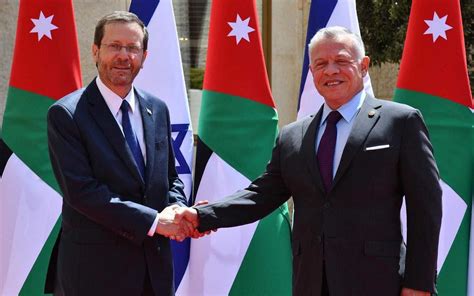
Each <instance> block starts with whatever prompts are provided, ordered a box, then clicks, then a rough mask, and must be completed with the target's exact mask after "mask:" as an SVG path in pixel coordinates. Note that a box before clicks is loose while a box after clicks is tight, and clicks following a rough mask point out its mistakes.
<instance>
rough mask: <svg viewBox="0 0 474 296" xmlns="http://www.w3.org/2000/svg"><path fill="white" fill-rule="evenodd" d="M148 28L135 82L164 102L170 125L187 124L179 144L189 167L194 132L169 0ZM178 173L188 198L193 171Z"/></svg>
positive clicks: (162, 1) (163, 4)
mask: <svg viewBox="0 0 474 296" xmlns="http://www.w3.org/2000/svg"><path fill="white" fill-rule="evenodd" d="M147 28H148V31H149V32H150V39H149V41H148V56H147V58H146V61H145V64H144V66H143V69H142V70H141V71H140V73H139V74H138V76H137V77H136V79H135V82H134V83H135V85H136V86H137V87H139V88H141V89H143V90H145V91H147V92H149V93H151V94H153V95H155V96H157V97H158V98H160V99H161V100H163V101H165V102H166V105H167V106H168V108H169V110H170V117H171V124H172V125H177V124H187V125H189V126H188V130H187V132H185V133H186V135H185V138H184V140H183V142H182V143H181V145H180V151H181V154H182V155H183V156H184V158H185V160H186V163H187V165H188V167H189V168H191V164H192V156H193V133H192V127H191V120H190V115H189V107H188V98H187V94H186V86H185V83H184V76H183V67H182V65H181V53H180V50H179V43H178V35H177V31H176V23H175V18H174V12H173V6H172V2H171V0H160V3H159V4H158V6H157V7H156V10H155V13H154V14H153V16H152V18H151V20H150V22H149V24H148V26H147ZM173 137H174V138H176V137H177V133H173ZM177 165H179V161H177ZM179 177H180V178H181V180H182V181H183V183H184V185H185V193H186V196H187V198H189V197H190V193H191V188H192V180H191V178H192V175H191V173H190V172H189V173H187V174H180V176H179Z"/></svg>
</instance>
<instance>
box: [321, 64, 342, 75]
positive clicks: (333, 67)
mask: <svg viewBox="0 0 474 296" xmlns="http://www.w3.org/2000/svg"><path fill="white" fill-rule="evenodd" d="M337 73H339V66H338V65H337V64H336V63H333V62H329V63H328V64H327V65H326V68H325V69H324V74H327V75H332V74H337Z"/></svg>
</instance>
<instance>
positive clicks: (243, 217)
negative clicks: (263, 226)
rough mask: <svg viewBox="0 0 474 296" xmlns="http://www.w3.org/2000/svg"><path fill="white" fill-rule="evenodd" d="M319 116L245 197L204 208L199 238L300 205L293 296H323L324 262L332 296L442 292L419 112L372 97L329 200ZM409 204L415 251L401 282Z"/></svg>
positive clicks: (437, 197) (292, 129) (429, 164)
mask: <svg viewBox="0 0 474 296" xmlns="http://www.w3.org/2000/svg"><path fill="white" fill-rule="evenodd" d="M371 110H373V112H370V111H371ZM321 114H322V109H321V110H320V111H319V112H318V113H317V114H316V115H315V116H310V117H307V118H305V119H303V120H301V121H297V122H294V123H292V124H290V125H288V126H286V127H284V128H283V129H282V130H281V132H280V135H279V137H278V139H277V142H276V145H275V147H274V149H273V153H272V158H271V160H270V162H269V163H268V165H267V168H266V171H265V173H264V174H263V175H262V176H260V177H259V178H258V179H256V180H255V181H253V182H252V184H251V185H250V186H249V187H248V188H247V189H245V190H243V191H240V192H237V193H235V194H234V195H232V196H230V197H228V198H227V199H226V200H224V201H222V202H218V203H215V204H211V205H207V206H202V207H198V213H199V219H200V226H199V230H200V231H205V230H209V229H214V228H219V227H231V226H236V225H240V224H245V223H250V222H253V221H256V220H258V219H260V218H262V217H264V216H265V215H267V214H269V213H271V212H272V211H273V210H274V209H275V208H276V207H277V206H279V205H281V204H282V203H283V202H285V201H286V200H287V199H288V198H289V197H290V196H293V200H294V224H293V236H292V246H293V295H320V292H321V279H322V269H323V261H324V264H325V266H326V274H327V281H328V285H329V291H330V295H331V296H347V295H361V296H370V295H374V296H375V295H384V296H387V295H393V296H395V295H397V296H398V295H400V294H399V293H400V289H401V286H402V285H403V286H406V287H410V288H414V289H418V290H425V291H432V292H434V291H435V277H436V260H437V250H438V237H439V229H440V223H441V189H440V186H439V175H438V170H437V168H436V164H435V160H434V158H433V153H432V147H431V144H430V142H429V139H428V132H427V130H426V127H425V125H424V123H423V120H422V118H421V116H420V114H419V112H418V111H417V110H415V109H413V108H411V107H408V106H405V105H401V104H397V103H393V102H387V101H381V100H377V99H373V98H371V97H368V96H367V97H366V99H365V101H364V103H363V105H362V108H361V110H360V112H359V113H358V115H357V117H356V119H355V122H354V125H353V128H352V131H351V134H350V136H349V139H348V141H347V143H346V146H345V148H344V150H343V155H342V159H341V162H340V164H339V167H338V170H337V172H336V176H335V179H334V182H333V186H332V188H331V189H330V190H328V192H325V190H324V189H323V185H322V184H323V183H322V179H321V176H320V172H319V169H318V163H317V159H316V151H315V138H316V135H317V132H318V128H319V123H320V120H321ZM371 114H372V115H371ZM386 144H388V145H390V147H389V148H386V149H379V150H370V149H369V150H366V148H367V147H373V146H379V145H386ZM404 195H405V196H406V202H407V212H408V225H407V227H408V243H407V255H406V264H405V265H406V266H405V274H404V276H401V275H399V257H400V245H401V243H402V235H401V225H400V206H401V204H402V197H403V196H404Z"/></svg>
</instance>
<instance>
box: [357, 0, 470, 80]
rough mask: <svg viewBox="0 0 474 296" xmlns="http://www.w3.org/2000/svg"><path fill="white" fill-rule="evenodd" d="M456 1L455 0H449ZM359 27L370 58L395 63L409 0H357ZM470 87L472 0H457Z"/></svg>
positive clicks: (397, 58) (401, 41) (398, 59)
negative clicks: (459, 5) (460, 15)
mask: <svg viewBox="0 0 474 296" xmlns="http://www.w3.org/2000/svg"><path fill="white" fill-rule="evenodd" d="M451 1H457V0H451ZM356 2H357V12H358V17H359V24H360V31H361V35H362V39H363V40H364V44H365V48H366V51H367V54H368V55H369V56H370V59H371V62H372V63H373V64H375V65H379V64H381V63H384V62H390V63H399V62H400V59H401V56H402V52H403V44H404V42H405V35H406V30H407V25H408V17H409V15H410V7H411V0H396V1H393V0H359V1H356ZM460 3H461V14H462V19H463V27H464V28H463V29H464V41H465V45H466V56H467V62H468V71H469V78H470V81H471V87H472V86H474V65H473V62H474V44H473V40H474V3H473V1H472V0H460Z"/></svg>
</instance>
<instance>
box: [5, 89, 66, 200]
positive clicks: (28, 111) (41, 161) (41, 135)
mask: <svg viewBox="0 0 474 296" xmlns="http://www.w3.org/2000/svg"><path fill="white" fill-rule="evenodd" d="M53 103H54V100H52V99H50V98H48V97H45V96H41V95H38V94H35V93H32V92H28V91H24V90H21V89H18V88H15V87H10V88H9V89H8V97H7V105H6V107H5V114H4V117H3V131H2V137H3V139H4V141H5V143H7V145H8V147H10V149H11V150H12V151H13V152H14V153H15V154H16V155H17V156H18V158H20V159H21V160H22V161H23V162H24V163H25V164H26V165H27V166H28V167H29V168H30V169H31V170H32V171H33V172H35V173H36V174H37V175H38V176H39V177H40V178H41V179H42V180H43V181H45V182H46V183H47V184H48V185H49V186H51V187H52V188H53V189H55V190H56V191H57V192H60V191H59V187H58V185H57V182H56V179H55V178H54V175H53V170H52V168H51V163H50V161H49V154H48V141H47V133H46V114H47V112H48V108H49V106H51V104H53Z"/></svg>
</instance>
